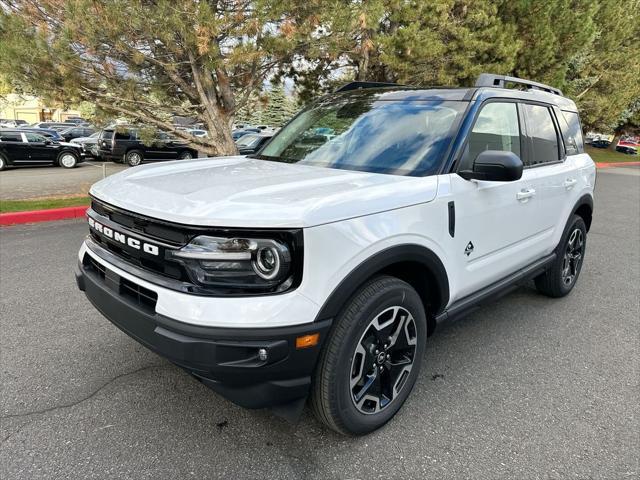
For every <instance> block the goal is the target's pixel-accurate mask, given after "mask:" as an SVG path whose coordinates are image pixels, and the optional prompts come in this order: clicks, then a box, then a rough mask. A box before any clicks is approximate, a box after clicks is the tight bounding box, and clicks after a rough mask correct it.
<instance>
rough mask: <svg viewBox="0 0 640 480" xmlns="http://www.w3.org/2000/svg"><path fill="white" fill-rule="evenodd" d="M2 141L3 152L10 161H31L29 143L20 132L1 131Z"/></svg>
mask: <svg viewBox="0 0 640 480" xmlns="http://www.w3.org/2000/svg"><path fill="white" fill-rule="evenodd" d="M0 142H1V144H0V147H1V148H2V152H3V153H4V155H6V156H7V160H8V161H9V162H11V163H12V164H14V163H15V164H16V165H21V164H22V165H24V164H25V163H28V162H29V153H28V149H27V144H26V143H25V141H24V139H23V138H22V134H21V133H20V132H2V131H0Z"/></svg>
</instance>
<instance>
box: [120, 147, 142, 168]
mask: <svg viewBox="0 0 640 480" xmlns="http://www.w3.org/2000/svg"><path fill="white" fill-rule="evenodd" d="M124 158H125V161H126V162H127V163H128V164H129V166H130V167H136V166H138V165H140V164H141V163H142V162H143V161H144V156H143V155H142V152H141V151H140V150H131V151H129V152H127V154H126V155H125V156H124Z"/></svg>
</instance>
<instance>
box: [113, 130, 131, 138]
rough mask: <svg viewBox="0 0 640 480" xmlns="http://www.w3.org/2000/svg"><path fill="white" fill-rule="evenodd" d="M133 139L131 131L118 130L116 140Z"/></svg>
mask: <svg viewBox="0 0 640 480" xmlns="http://www.w3.org/2000/svg"><path fill="white" fill-rule="evenodd" d="M130 139H131V133H129V132H126V131H125V132H118V131H117V130H116V140H130Z"/></svg>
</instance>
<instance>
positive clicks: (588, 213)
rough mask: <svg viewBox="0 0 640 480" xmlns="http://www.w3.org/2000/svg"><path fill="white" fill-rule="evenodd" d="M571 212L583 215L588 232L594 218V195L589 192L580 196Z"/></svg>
mask: <svg viewBox="0 0 640 480" xmlns="http://www.w3.org/2000/svg"><path fill="white" fill-rule="evenodd" d="M571 214H572V215H578V216H580V217H582V219H583V220H584V223H585V225H586V227H587V232H588V231H589V229H590V228H591V221H592V219H593V197H592V196H591V195H589V194H586V195H583V196H582V197H580V199H579V200H578V201H577V203H576V204H575V206H574V207H573V210H572V211H571Z"/></svg>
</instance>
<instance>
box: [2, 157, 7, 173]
mask: <svg viewBox="0 0 640 480" xmlns="http://www.w3.org/2000/svg"><path fill="white" fill-rule="evenodd" d="M6 169H7V159H6V158H4V155H0V172H1V171H2V170H6Z"/></svg>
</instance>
